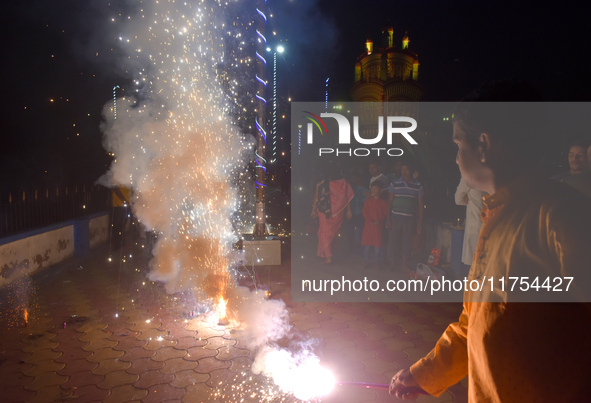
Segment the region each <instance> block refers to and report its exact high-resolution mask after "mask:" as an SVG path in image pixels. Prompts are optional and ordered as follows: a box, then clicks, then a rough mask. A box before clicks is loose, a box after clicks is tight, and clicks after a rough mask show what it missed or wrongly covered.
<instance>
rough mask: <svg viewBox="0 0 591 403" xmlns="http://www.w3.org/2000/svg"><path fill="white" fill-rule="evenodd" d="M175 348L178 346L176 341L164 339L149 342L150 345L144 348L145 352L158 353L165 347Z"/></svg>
mask: <svg viewBox="0 0 591 403" xmlns="http://www.w3.org/2000/svg"><path fill="white" fill-rule="evenodd" d="M174 346H176V340H166V339H164V338H163V339H161V340H157V339H152V340H148V344H146V345H145V346H143V347H142V348H143V349H145V350H151V351H156V350H159V349H161V348H163V347H174Z"/></svg>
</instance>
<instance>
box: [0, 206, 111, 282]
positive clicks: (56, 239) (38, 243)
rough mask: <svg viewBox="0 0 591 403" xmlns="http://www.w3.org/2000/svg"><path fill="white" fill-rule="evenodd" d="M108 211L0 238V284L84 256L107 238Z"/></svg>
mask: <svg viewBox="0 0 591 403" xmlns="http://www.w3.org/2000/svg"><path fill="white" fill-rule="evenodd" d="M108 221H109V220H108V214H107V213H97V214H93V215H90V216H86V217H82V218H79V219H76V220H70V221H66V222H63V223H60V224H56V225H52V226H49V227H45V228H39V229H36V230H34V231H27V232H24V233H22V234H17V235H13V236H10V237H6V238H3V239H0V287H2V286H4V285H6V284H9V283H11V282H13V281H15V280H17V279H19V278H21V277H24V276H26V275H29V274H33V273H36V272H38V271H41V270H44V269H46V268H48V267H50V266H52V265H54V264H56V263H59V262H61V261H63V260H65V259H68V258H70V257H72V256H74V255H75V256H86V255H88V254H89V253H90V248H91V246H92V247H94V246H96V245H98V244H100V243H102V242H105V241H106V240H107V239H108Z"/></svg>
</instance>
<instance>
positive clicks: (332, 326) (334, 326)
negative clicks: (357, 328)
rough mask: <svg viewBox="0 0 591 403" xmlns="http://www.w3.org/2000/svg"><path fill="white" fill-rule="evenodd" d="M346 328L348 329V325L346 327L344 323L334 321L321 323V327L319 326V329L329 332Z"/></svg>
mask: <svg viewBox="0 0 591 403" xmlns="http://www.w3.org/2000/svg"><path fill="white" fill-rule="evenodd" d="M348 327H349V325H347V324H346V323H344V322H339V321H336V320H330V321H326V322H322V326H321V328H322V329H323V330H327V331H331V330H336V331H339V330H341V329H347V328H348Z"/></svg>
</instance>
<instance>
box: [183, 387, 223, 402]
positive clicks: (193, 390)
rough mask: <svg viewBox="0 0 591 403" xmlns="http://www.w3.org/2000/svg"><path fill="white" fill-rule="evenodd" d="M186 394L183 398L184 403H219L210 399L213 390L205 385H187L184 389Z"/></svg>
mask: <svg viewBox="0 0 591 403" xmlns="http://www.w3.org/2000/svg"><path fill="white" fill-rule="evenodd" d="M185 390H186V391H187V393H186V394H185V396H184V397H183V402H184V403H203V402H209V403H217V402H219V401H215V400H213V399H211V396H212V394H213V389H212V388H210V387H209V386H207V385H206V384H205V383H197V384H195V385H189V386H187V387H186V388H185Z"/></svg>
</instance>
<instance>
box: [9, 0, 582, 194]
mask: <svg viewBox="0 0 591 403" xmlns="http://www.w3.org/2000/svg"><path fill="white" fill-rule="evenodd" d="M136 3H137V2H132V1H127V2H116V3H114V4H117V7H120V8H121V9H125V8H126V7H127V6H129V4H136ZM236 4H237V7H245V8H248V6H249V4H248V2H247V1H246V0H241V1H240V2H238V3H236ZM253 4H254V3H253ZM268 7H269V10H270V12H273V13H274V17H273V19H272V21H273V22H272V25H270V26H269V28H274V29H275V30H276V32H277V36H276V37H277V38H281V39H282V40H283V41H284V42H285V43H286V48H287V50H286V52H285V54H284V56H283V57H282V59H281V60H280V63H279V81H280V91H281V92H282V93H283V95H291V96H293V97H294V100H296V101H322V100H323V98H324V81H325V79H326V77H330V78H331V87H330V91H331V95H330V97H331V100H346V99H347V96H348V89H349V87H350V86H351V84H352V79H353V71H354V63H355V59H356V57H357V56H358V55H360V54H361V53H362V52H363V50H364V43H365V39H366V38H367V37H368V36H373V38H374V39H377V36H378V35H379V33H380V31H381V28H382V27H384V26H385V25H386V24H388V23H389V24H392V25H393V27H394V37H395V43H400V42H401V39H402V35H403V34H404V32H405V31H408V34H409V37H410V48H411V49H412V50H414V51H415V52H416V53H418V55H419V60H420V63H421V65H420V81H421V83H422V84H423V85H424V87H425V89H426V92H425V97H424V100H426V101H454V100H457V99H459V98H461V97H462V96H463V95H465V94H466V93H468V92H469V91H470V90H472V89H474V88H475V87H476V86H478V85H479V84H480V83H481V82H483V81H486V80H489V79H494V78H501V77H520V78H526V79H528V80H529V81H530V82H531V83H532V84H533V85H534V86H536V87H537V88H538V89H539V90H540V91H541V92H542V93H543V94H544V95H545V97H546V99H547V100H549V101H589V100H591V93H590V90H591V77H590V75H589V70H590V69H589V67H590V63H589V57H588V56H587V55H586V52H587V51H588V48H589V39H590V34H589V32H591V30H589V28H588V21H586V14H585V13H584V12H583V10H582V8H581V7H580V6H578V5H576V4H574V2H565V1H561V2H539V1H523V2H521V1H505V0H502V1H498V0H496V1H471V2H468V1H446V0H402V1H400V0H399V1H393V0H390V1H386V0H364V1H334V0H289V1H287V0H281V1H276V2H275V1H273V0H269V1H268ZM114 11H116V10H115V9H114V6H113V5H111V6H109V2H107V1H103V0H89V1H79V0H30V1H26V2H8V3H7V4H6V5H5V6H4V10H3V13H2V17H1V26H2V28H1V29H2V43H3V63H2V77H3V81H4V85H3V88H4V94H3V95H4V96H3V97H2V108H1V110H2V115H1V119H2V129H3V130H2V132H3V134H2V137H3V142H2V143H3V146H2V169H1V172H2V184H3V187H4V188H6V187H14V186H18V185H19V184H22V183H53V182H78V183H80V182H82V181H92V180H93V179H96V178H97V177H98V176H99V175H100V174H101V173H102V172H103V171H104V170H105V169H106V167H105V164H107V163H108V159H107V158H106V155H105V152H104V151H103V150H102V148H101V133H100V130H99V124H100V111H101V108H102V106H103V105H104V104H105V103H106V102H107V101H108V100H109V99H110V98H111V97H112V88H113V86H114V85H116V84H120V85H122V86H124V85H125V83H126V82H127V80H129V77H127V76H126V75H125V74H124V73H123V72H122V71H121V70H120V68H119V67H118V66H117V63H116V61H117V50H116V49H114V50H113V51H111V48H112V47H114V44H113V41H112V39H113V37H114V35H113V32H108V31H107V30H106V29H105V27H106V23H107V22H108V19H109V15H110V14H112V13H113V12H114ZM268 36H269V37H270V35H268ZM97 52H98V55H97ZM280 95H282V94H280ZM52 100H53V101H52ZM45 171H48V172H45Z"/></svg>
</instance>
